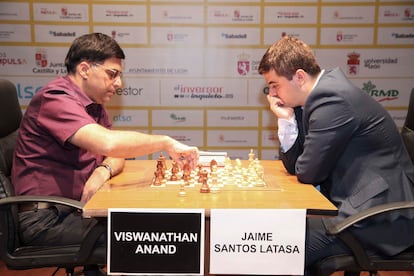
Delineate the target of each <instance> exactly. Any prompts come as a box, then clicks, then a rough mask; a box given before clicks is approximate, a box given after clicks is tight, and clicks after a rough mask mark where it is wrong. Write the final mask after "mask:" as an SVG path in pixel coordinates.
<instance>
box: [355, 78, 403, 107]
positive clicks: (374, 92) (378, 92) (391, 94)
mask: <svg viewBox="0 0 414 276" xmlns="http://www.w3.org/2000/svg"><path fill="white" fill-rule="evenodd" d="M362 90H363V91H365V92H367V93H368V94H369V95H370V96H371V97H373V98H375V99H376V100H377V102H386V101H395V100H398V97H399V94H400V92H399V91H398V90H396V89H389V90H383V89H378V88H377V86H376V85H375V84H373V83H372V82H371V81H368V82H366V83H364V84H363V87H362Z"/></svg>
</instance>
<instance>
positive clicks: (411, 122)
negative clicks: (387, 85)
mask: <svg viewBox="0 0 414 276" xmlns="http://www.w3.org/2000/svg"><path fill="white" fill-rule="evenodd" d="M401 137H402V139H403V141H404V144H405V147H406V148H407V150H408V153H409V154H410V157H411V160H412V161H413V163H414V88H413V89H412V90H411V94H410V101H409V103H408V110H407V116H406V117H405V122H404V125H403V127H402V128H401Z"/></svg>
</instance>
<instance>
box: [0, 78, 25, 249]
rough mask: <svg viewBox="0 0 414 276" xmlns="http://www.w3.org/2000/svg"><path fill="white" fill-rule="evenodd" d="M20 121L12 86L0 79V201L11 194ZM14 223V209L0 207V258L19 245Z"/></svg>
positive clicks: (15, 219)
mask: <svg viewBox="0 0 414 276" xmlns="http://www.w3.org/2000/svg"><path fill="white" fill-rule="evenodd" d="M21 120H22V111H21V109H20V104H19V100H18V96H17V90H16V87H15V85H14V84H13V83H12V82H10V81H9V80H4V79H0V198H4V197H8V196H13V195H14V188H13V185H12V184H11V181H10V175H11V168H12V162H13V154H14V148H15V145H16V140H17V132H18V130H19V126H20V122H21ZM17 221H18V219H17V209H16V206H13V207H10V206H8V207H2V208H0V248H1V249H0V256H2V255H3V256H4V254H7V251H8V252H11V251H13V250H14V248H16V247H17V246H18V245H19V244H20V239H19V235H18V234H17V233H18V223H17ZM6 250H7V251H6Z"/></svg>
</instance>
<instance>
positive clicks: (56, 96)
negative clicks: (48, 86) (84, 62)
mask: <svg viewBox="0 0 414 276" xmlns="http://www.w3.org/2000/svg"><path fill="white" fill-rule="evenodd" d="M38 123H39V124H40V125H41V126H42V128H43V129H45V130H46V131H47V132H48V133H49V134H50V135H52V136H53V137H55V139H56V140H57V141H59V143H60V144H62V145H64V144H65V143H66V141H67V139H69V138H70V137H71V136H72V135H73V134H74V133H75V132H76V131H78V130H79V129H80V128H81V127H82V126H85V125H87V124H92V123H96V122H95V121H94V119H93V118H92V117H91V116H90V115H89V114H88V113H87V112H86V110H85V107H84V106H83V105H82V103H81V102H80V101H78V100H77V99H74V98H73V97H71V96H70V95H68V94H66V93H64V92H60V91H54V92H49V93H45V95H44V97H43V100H42V105H41V108H40V111H39V116H38Z"/></svg>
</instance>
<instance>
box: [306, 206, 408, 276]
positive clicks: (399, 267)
mask: <svg viewBox="0 0 414 276" xmlns="http://www.w3.org/2000/svg"><path fill="white" fill-rule="evenodd" d="M403 209H411V210H412V211H414V201H409V202H393V203H387V204H382V205H378V206H375V207H372V208H369V209H367V210H364V211H362V212H360V213H358V214H356V215H353V216H350V217H348V218H346V219H345V220H343V221H341V222H340V223H338V224H336V225H332V226H331V227H329V228H328V229H327V234H328V235H335V236H337V237H338V238H340V239H341V240H342V241H343V242H344V243H345V244H346V245H347V246H348V247H349V248H350V249H351V251H352V254H342V255H333V256H329V257H327V258H325V259H323V260H320V261H319V262H318V263H316V264H315V265H314V266H313V273H312V276H329V275H331V274H332V273H334V272H335V271H344V272H345V273H344V275H345V276H357V275H359V274H360V272H363V271H367V272H369V273H370V275H375V274H376V273H377V272H378V271H414V247H411V248H409V249H407V250H405V251H404V252H402V253H400V254H398V255H396V256H392V257H384V256H377V255H375V256H372V255H368V253H367V251H366V250H365V248H364V246H363V245H362V244H361V243H360V242H359V241H358V240H357V239H356V238H355V237H354V236H353V235H352V234H351V232H350V231H349V229H350V227H351V226H352V225H354V224H355V223H358V222H359V221H362V220H364V219H367V218H370V217H372V216H375V215H379V214H382V213H384V212H393V211H397V212H398V211H401V210H403Z"/></svg>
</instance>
